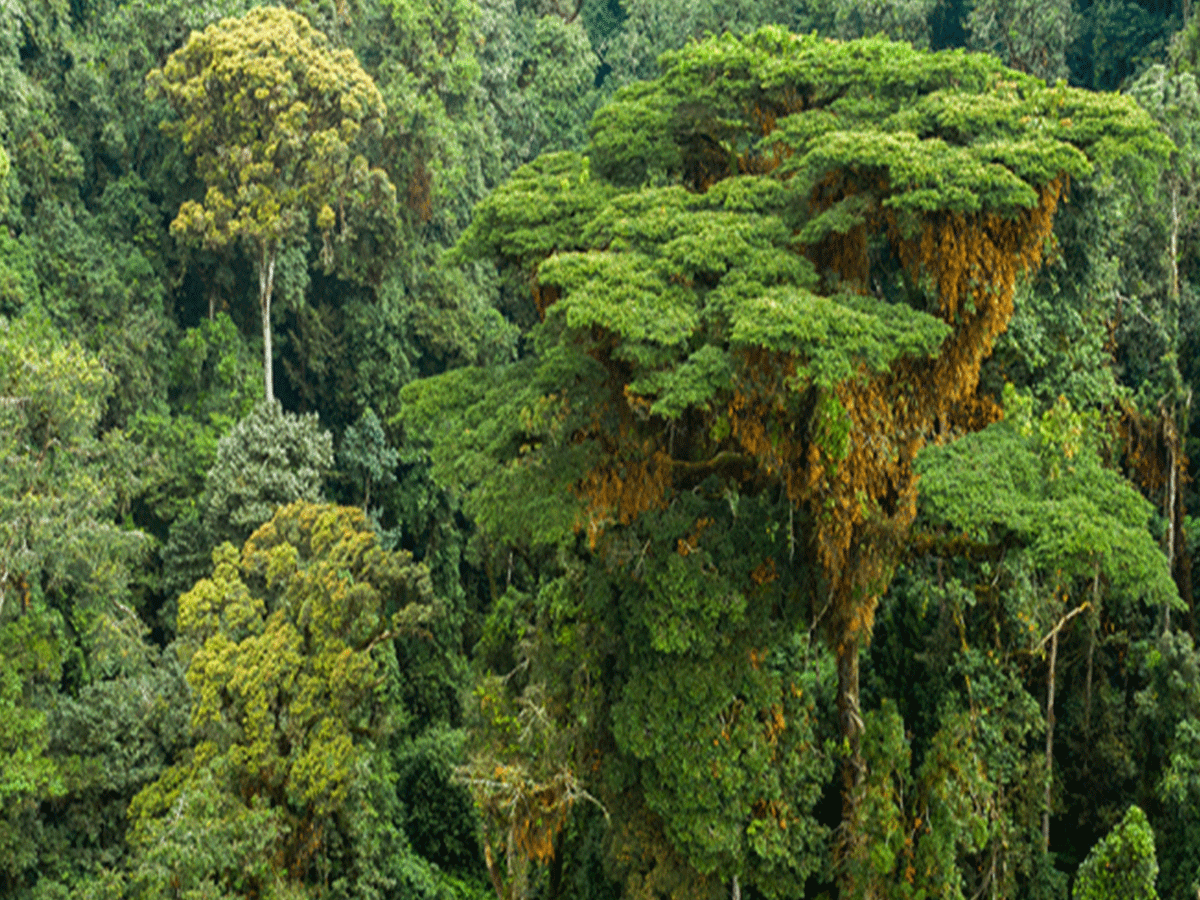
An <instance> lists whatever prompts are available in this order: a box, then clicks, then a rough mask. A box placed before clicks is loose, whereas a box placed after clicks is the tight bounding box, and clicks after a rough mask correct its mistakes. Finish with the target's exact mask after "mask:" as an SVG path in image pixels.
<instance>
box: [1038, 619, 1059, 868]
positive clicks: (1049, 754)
mask: <svg viewBox="0 0 1200 900" xmlns="http://www.w3.org/2000/svg"><path fill="white" fill-rule="evenodd" d="M1057 661H1058V628H1057V627H1056V628H1055V629H1054V631H1052V632H1051V633H1050V674H1049V675H1048V676H1047V678H1046V805H1045V809H1044V810H1043V811H1042V853H1047V852H1049V850H1050V800H1051V796H1050V795H1051V788H1052V787H1053V785H1054V665H1055V663H1056V662H1057Z"/></svg>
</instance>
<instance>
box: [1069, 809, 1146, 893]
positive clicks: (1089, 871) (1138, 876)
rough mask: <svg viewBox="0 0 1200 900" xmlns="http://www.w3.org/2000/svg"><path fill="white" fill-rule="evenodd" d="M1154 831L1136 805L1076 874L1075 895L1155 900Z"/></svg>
mask: <svg viewBox="0 0 1200 900" xmlns="http://www.w3.org/2000/svg"><path fill="white" fill-rule="evenodd" d="M1157 875H1158V862H1157V861H1156V860H1155V858H1154V832H1153V831H1151V830H1150V823H1149V822H1147V821H1146V814H1145V813H1144V812H1142V811H1141V809H1139V808H1138V807H1136V806H1131V807H1129V810H1128V812H1126V813H1125V818H1123V819H1122V820H1121V821H1120V822H1119V823H1118V824H1117V825H1115V826H1113V830H1112V831H1111V832H1109V834H1108V835H1107V836H1106V837H1105V838H1104V839H1103V840H1102V841H1100V843H1098V844H1097V845H1096V846H1095V847H1094V848H1092V852H1091V853H1089V854H1088V858H1087V859H1086V860H1084V862H1083V865H1082V866H1080V867H1079V874H1078V875H1076V877H1075V890H1074V892H1073V896H1074V897H1078V898H1079V900H1108V898H1114V900H1115V898H1117V897H1129V898H1137V900H1155V898H1157V897H1158V892H1157V891H1156V890H1155V889H1154V879H1155V877H1156V876H1157Z"/></svg>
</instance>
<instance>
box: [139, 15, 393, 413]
mask: <svg viewBox="0 0 1200 900" xmlns="http://www.w3.org/2000/svg"><path fill="white" fill-rule="evenodd" d="M147 83H148V94H149V96H151V97H152V98H153V97H159V96H162V97H165V98H166V99H167V101H168V102H169V103H170V104H171V106H172V107H173V108H174V109H175V111H176V112H177V113H178V118H177V119H174V120H172V121H169V122H167V123H165V124H164V126H163V127H164V129H165V130H166V131H167V132H168V133H169V134H172V135H175V136H177V137H179V139H180V140H181V141H182V142H183V146H184V149H185V150H186V151H187V152H188V153H190V154H193V155H194V156H195V158H196V169H197V172H198V174H199V176H200V178H201V179H202V180H203V181H204V183H205V185H206V187H207V191H206V193H205V196H204V199H203V200H202V201H197V200H188V201H186V202H185V203H183V205H182V206H180V208H179V214H178V216H177V217H176V218H175V221H174V222H172V223H171V230H172V232H174V233H175V234H176V235H178V236H179V237H181V238H183V239H184V240H186V241H190V242H194V243H199V244H201V245H203V246H204V247H206V248H210V249H220V248H224V247H227V246H228V245H229V244H231V243H235V242H239V241H240V242H242V243H243V244H244V245H245V247H246V249H247V251H248V252H249V253H250V255H251V258H252V261H253V264H254V266H255V269H256V271H257V273H258V297H259V305H260V307H261V311H262V332H263V375H264V379H265V384H266V397H267V400H268V401H270V400H272V399H273V398H274V387H273V384H272V377H271V295H272V293H273V292H274V289H275V272H276V263H277V261H278V260H279V257H280V254H281V252H283V251H284V250H286V249H287V248H289V247H292V246H297V245H301V246H303V245H304V244H305V242H306V240H307V237H308V234H309V232H310V230H311V229H313V228H314V227H315V229H316V230H317V232H319V234H320V237H321V250H320V259H321V262H322V264H323V265H324V266H325V267H326V268H329V267H331V266H332V265H333V262H334V245H333V241H334V240H335V235H336V239H339V240H345V239H346V238H347V237H348V236H349V229H350V219H349V218H348V213H349V211H350V209H351V208H352V207H355V206H358V207H366V208H367V210H368V215H367V216H366V218H367V219H368V220H374V222H375V224H379V225H382V226H385V227H386V226H387V225H388V224H389V223H391V222H393V221H394V218H395V188H394V187H393V186H392V183H391V181H390V180H389V179H388V176H387V174H386V173H385V172H384V171H383V170H382V169H379V168H373V167H372V166H371V165H370V163H369V162H368V161H367V158H366V156H365V155H364V149H365V140H366V138H367V137H369V135H370V134H371V133H372V132H374V131H377V130H378V129H379V121H380V117H381V116H382V115H383V113H384V103H383V98H382V97H381V96H380V93H379V91H378V90H377V89H376V87H375V84H374V82H373V81H372V80H371V78H370V76H369V75H367V73H366V72H364V71H363V68H362V66H360V65H359V63H358V60H357V59H355V57H354V54H353V53H351V52H350V51H349V50H345V49H341V50H337V49H334V48H332V47H331V46H330V45H329V42H328V41H327V40H326V38H325V36H324V35H323V34H321V32H319V31H317V30H315V29H314V28H313V27H312V26H311V25H310V24H309V22H308V20H307V19H305V18H304V17H303V16H301V15H299V14H297V13H294V12H292V11H290V10H288V9H285V8H283V7H279V6H264V7H259V8H257V9H253V10H251V11H250V12H249V13H247V14H246V15H245V16H244V17H242V18H240V19H222V20H221V21H220V22H218V23H217V24H215V25H210V26H209V27H208V28H206V29H205V30H204V31H202V32H198V33H195V34H193V35H192V36H191V37H190V38H189V39H188V41H187V43H186V44H184V46H183V47H182V48H180V49H179V50H177V51H176V52H175V53H173V54H171V56H170V58H169V59H168V60H167V62H166V64H165V65H164V66H163V67H162V68H161V69H155V70H154V71H152V72H150V74H149V75H148V76H147ZM359 218H360V219H361V218H363V217H362V216H360V217H359Z"/></svg>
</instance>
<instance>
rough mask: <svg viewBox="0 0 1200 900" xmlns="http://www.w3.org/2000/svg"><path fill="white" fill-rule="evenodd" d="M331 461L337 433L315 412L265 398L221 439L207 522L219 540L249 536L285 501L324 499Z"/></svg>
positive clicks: (210, 478)
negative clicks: (288, 410) (296, 410)
mask: <svg viewBox="0 0 1200 900" xmlns="http://www.w3.org/2000/svg"><path fill="white" fill-rule="evenodd" d="M332 466H333V436H332V435H331V434H330V433H329V432H328V431H323V430H322V429H321V426H320V423H319V421H318V420H317V416H316V415H315V414H310V415H307V416H297V415H295V414H293V413H286V412H284V411H283V408H282V407H281V406H280V405H279V403H278V402H270V401H263V402H261V403H259V404H258V405H257V406H255V408H254V410H253V411H252V412H251V413H250V415H248V416H247V417H246V418H244V419H242V420H241V421H240V422H238V424H237V425H235V426H234V427H233V430H231V431H230V432H229V434H227V435H226V436H225V437H223V438H221V440H220V442H219V443H218V444H217V458H216V462H215V463H214V464H213V467H212V468H211V469H210V470H209V472H208V475H207V477H206V479H205V486H204V495H203V497H202V498H201V501H200V505H201V508H202V509H203V520H204V527H205V528H206V529H207V530H208V532H209V534H210V535H211V536H212V539H213V540H214V541H221V540H226V539H228V538H231V537H232V538H244V537H245V536H248V535H249V533H250V532H251V531H253V530H254V529H255V528H257V527H258V526H259V525H261V524H262V523H264V522H266V521H267V520H268V519H269V518H271V516H272V515H274V513H275V510H276V509H278V508H279V507H280V506H284V505H286V504H288V503H291V502H293V501H295V500H309V501H313V502H315V501H317V500H319V499H320V497H321V492H322V479H323V478H324V476H325V474H326V473H327V472H328V471H329V470H330V469H331V468H332Z"/></svg>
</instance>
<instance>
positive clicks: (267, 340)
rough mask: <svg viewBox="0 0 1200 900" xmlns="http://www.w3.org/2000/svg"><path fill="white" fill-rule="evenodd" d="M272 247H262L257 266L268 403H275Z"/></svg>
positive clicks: (273, 269) (273, 265) (264, 382)
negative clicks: (272, 355) (272, 362)
mask: <svg viewBox="0 0 1200 900" xmlns="http://www.w3.org/2000/svg"><path fill="white" fill-rule="evenodd" d="M275 254H276V250H275V248H274V247H269V246H264V247H263V251H262V260H261V261H260V262H259V265H258V305H259V307H260V308H261V310H262V333H263V388H264V389H265V396H266V399H267V402H268V403H274V402H275V380H274V378H273V377H272V372H271V294H272V293H273V292H274V290H275Z"/></svg>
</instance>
